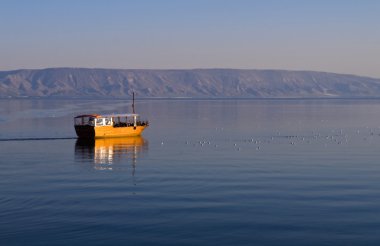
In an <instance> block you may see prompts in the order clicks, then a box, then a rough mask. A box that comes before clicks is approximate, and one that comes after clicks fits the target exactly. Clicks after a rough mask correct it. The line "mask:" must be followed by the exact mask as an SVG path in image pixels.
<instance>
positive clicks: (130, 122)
mask: <svg viewBox="0 0 380 246" xmlns="http://www.w3.org/2000/svg"><path fill="white" fill-rule="evenodd" d="M74 124H75V126H93V127H100V126H113V127H128V126H133V127H136V126H147V125H148V122H147V121H141V120H140V116H139V115H138V114H113V115H98V114H90V115H79V116H77V117H75V118H74Z"/></svg>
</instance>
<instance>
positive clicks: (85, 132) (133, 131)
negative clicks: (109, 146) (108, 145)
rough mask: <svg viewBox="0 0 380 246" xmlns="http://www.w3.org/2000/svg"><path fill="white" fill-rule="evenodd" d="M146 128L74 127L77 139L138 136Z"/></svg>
mask: <svg viewBox="0 0 380 246" xmlns="http://www.w3.org/2000/svg"><path fill="white" fill-rule="evenodd" d="M145 128H146V126H126V127H114V126H96V127H95V126H75V132H76V134H77V136H78V138H90V139H91V138H108V137H113V138H114V137H135V136H140V135H141V133H142V132H143V131H144V130H145Z"/></svg>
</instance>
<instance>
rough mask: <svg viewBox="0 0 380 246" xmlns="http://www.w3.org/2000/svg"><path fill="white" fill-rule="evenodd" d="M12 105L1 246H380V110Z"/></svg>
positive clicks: (270, 103) (2, 106) (187, 103)
mask: <svg viewBox="0 0 380 246" xmlns="http://www.w3.org/2000/svg"><path fill="white" fill-rule="evenodd" d="M129 108H130V102H128V101H122V100H113V101H111V100H98V101H95V100H92V101H91V100H29V99H24V100H15V99H12V100H0V115H1V116H0V129H1V132H0V157H1V158H0V245H378V244H379V243H380V234H379V230H380V162H379V156H380V151H379V150H380V101H379V100H140V101H137V103H136V109H137V111H138V112H139V113H140V114H141V115H143V117H144V118H147V119H148V120H149V121H150V127H149V128H148V129H147V130H146V131H145V132H144V133H143V136H142V137H141V138H137V139H135V140H125V141H123V140H121V141H117V142H100V141H97V142H96V143H91V144H83V143H80V142H78V141H77V139H75V132H74V129H73V126H72V124H73V117H74V116H75V115H77V114H81V113H121V112H124V111H126V110H128V109H129Z"/></svg>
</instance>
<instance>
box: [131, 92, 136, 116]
mask: <svg viewBox="0 0 380 246" xmlns="http://www.w3.org/2000/svg"><path fill="white" fill-rule="evenodd" d="M132 112H133V113H135V92H134V91H133V92H132Z"/></svg>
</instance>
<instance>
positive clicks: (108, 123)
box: [104, 118, 112, 126]
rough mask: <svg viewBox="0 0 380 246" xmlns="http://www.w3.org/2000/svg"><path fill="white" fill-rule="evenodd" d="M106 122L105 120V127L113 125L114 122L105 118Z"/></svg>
mask: <svg viewBox="0 0 380 246" xmlns="http://www.w3.org/2000/svg"><path fill="white" fill-rule="evenodd" d="M104 120H105V125H106V126H110V125H111V123H112V121H111V119H110V118H104Z"/></svg>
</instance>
